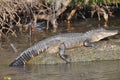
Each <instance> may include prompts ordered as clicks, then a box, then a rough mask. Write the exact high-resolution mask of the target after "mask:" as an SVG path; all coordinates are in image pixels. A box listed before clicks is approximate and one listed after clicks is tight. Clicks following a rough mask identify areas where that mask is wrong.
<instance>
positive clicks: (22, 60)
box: [9, 28, 118, 66]
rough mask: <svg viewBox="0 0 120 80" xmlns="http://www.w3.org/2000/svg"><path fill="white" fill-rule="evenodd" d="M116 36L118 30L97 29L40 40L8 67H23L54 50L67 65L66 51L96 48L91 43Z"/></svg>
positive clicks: (68, 58) (68, 59)
mask: <svg viewBox="0 0 120 80" xmlns="http://www.w3.org/2000/svg"><path fill="white" fill-rule="evenodd" d="M116 34H118V30H106V29H104V28H99V29H94V30H90V31H88V32H85V33H65V34H59V35H55V36H52V37H49V38H46V39H44V40H41V41H39V42H38V43H37V44H35V45H33V46H32V47H30V48H28V49H26V50H25V51H23V52H22V53H21V54H20V55H19V56H18V57H17V58H16V59H15V60H14V61H13V62H12V63H11V64H9V66H24V65H25V64H26V63H27V62H28V61H29V60H30V59H31V58H32V57H35V56H37V55H39V54H40V53H42V52H44V51H47V50H48V49H54V50H55V52H56V53H57V52H59V55H60V57H61V58H62V59H63V60H65V61H66V62H67V63H68V62H70V61H71V58H70V57H69V56H68V55H66V54H65V50H66V49H70V48H74V47H80V46H86V47H95V48H96V46H97V45H96V44H94V43H93V42H97V41H99V40H101V39H104V38H107V37H109V36H113V35H116Z"/></svg>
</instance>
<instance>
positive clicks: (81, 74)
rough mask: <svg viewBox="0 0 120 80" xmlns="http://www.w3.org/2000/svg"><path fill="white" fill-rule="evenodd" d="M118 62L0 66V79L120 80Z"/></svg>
mask: <svg viewBox="0 0 120 80" xmlns="http://www.w3.org/2000/svg"><path fill="white" fill-rule="evenodd" d="M119 75H120V61H100V62H98V61H97V62H81V63H72V64H59V65H27V66H25V67H24V68H14V67H13V68H10V67H8V66H3V65H1V66H0V77H1V80H2V78H3V77H11V78H12V80H120V76H119Z"/></svg>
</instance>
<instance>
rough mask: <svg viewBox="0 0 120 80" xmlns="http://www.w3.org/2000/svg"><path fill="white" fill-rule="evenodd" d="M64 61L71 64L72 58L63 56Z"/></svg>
mask: <svg viewBox="0 0 120 80" xmlns="http://www.w3.org/2000/svg"><path fill="white" fill-rule="evenodd" d="M61 57H62V59H63V60H65V61H66V63H70V62H71V58H70V57H69V56H68V55H62V56H61Z"/></svg>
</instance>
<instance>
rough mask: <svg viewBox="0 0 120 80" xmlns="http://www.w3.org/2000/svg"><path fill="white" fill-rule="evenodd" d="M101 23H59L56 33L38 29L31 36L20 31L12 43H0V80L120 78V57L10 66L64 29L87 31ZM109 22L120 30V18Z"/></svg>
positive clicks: (90, 21) (108, 79)
mask: <svg viewBox="0 0 120 80" xmlns="http://www.w3.org/2000/svg"><path fill="white" fill-rule="evenodd" d="M102 25H103V24H102V22H98V21H96V20H94V19H93V20H91V19H90V20H88V21H87V22H85V21H80V22H73V23H72V24H71V25H68V24H65V23H63V24H61V25H59V30H58V32H57V33H52V32H51V31H48V32H45V31H39V32H34V33H33V35H32V36H29V35H25V34H19V36H18V38H13V39H11V41H10V42H3V43H0V61H1V62H0V80H3V78H5V77H8V78H11V79H12V80H120V76H119V75H120V61H119V60H116V61H94V62H78V63H71V64H57V65H26V66H25V67H9V66H8V65H9V63H10V62H11V61H13V59H14V58H16V56H17V55H19V53H20V52H22V51H23V50H25V49H26V48H28V47H30V46H31V45H33V44H34V43H37V42H38V41H39V40H41V39H44V38H46V37H48V36H51V35H56V34H61V33H65V32H85V31H87V30H89V29H94V28H98V27H100V26H102ZM109 25H110V27H109V28H111V29H118V30H120V28H119V25H120V23H119V19H114V20H110V22H109ZM66 26H67V27H66ZM10 43H13V44H14V46H15V47H16V48H17V50H18V53H15V52H14V51H13V49H12V48H11V46H10Z"/></svg>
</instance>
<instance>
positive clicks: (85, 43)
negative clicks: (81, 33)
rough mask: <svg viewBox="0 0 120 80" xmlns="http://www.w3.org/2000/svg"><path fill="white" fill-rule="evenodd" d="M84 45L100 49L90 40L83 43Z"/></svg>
mask: <svg viewBox="0 0 120 80" xmlns="http://www.w3.org/2000/svg"><path fill="white" fill-rule="evenodd" d="M83 45H84V46H86V47H93V48H97V47H98V45H96V44H94V43H92V42H90V41H89V40H88V39H87V40H85V41H84V42H83Z"/></svg>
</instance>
